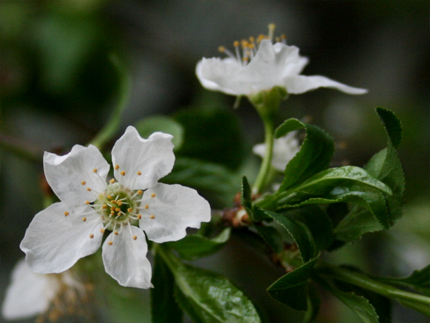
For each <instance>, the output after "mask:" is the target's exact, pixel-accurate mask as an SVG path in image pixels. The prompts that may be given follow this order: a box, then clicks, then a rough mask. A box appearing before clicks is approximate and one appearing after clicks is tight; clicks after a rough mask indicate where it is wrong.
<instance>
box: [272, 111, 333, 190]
mask: <svg viewBox="0 0 430 323" xmlns="http://www.w3.org/2000/svg"><path fill="white" fill-rule="evenodd" d="M300 129H305V130H306V138H305V140H304V141H303V143H302V145H301V148H300V151H299V152H298V153H297V154H296V155H295V156H294V158H293V159H292V160H291V161H290V162H289V163H288V165H287V166H286V168H285V178H284V181H283V182H282V185H281V188H280V190H281V191H283V190H286V189H288V188H290V187H293V186H294V185H297V184H299V183H301V182H303V181H305V180H306V179H308V178H309V177H311V176H312V175H314V174H317V173H319V172H320V171H322V170H324V169H326V168H327V167H328V165H329V163H330V161H331V158H332V156H333V153H334V143H333V138H332V137H331V136H329V135H328V134H327V133H326V132H325V131H324V130H322V129H320V128H319V127H317V126H314V125H311V124H308V123H305V122H302V121H299V120H297V119H289V120H287V121H285V122H284V123H283V124H282V125H280V126H279V127H278V128H277V129H276V131H275V137H276V138H279V137H282V136H284V135H285V134H287V133H288V132H290V131H294V130H300Z"/></svg>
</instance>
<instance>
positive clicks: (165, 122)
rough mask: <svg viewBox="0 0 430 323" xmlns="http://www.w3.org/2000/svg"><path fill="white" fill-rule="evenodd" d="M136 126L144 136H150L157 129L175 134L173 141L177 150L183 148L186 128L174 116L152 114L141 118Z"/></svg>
mask: <svg viewBox="0 0 430 323" xmlns="http://www.w3.org/2000/svg"><path fill="white" fill-rule="evenodd" d="M134 126H135V128H136V129H137V131H138V132H139V134H140V135H141V136H142V137H143V138H148V137H149V136H150V135H151V134H152V133H153V132H156V131H161V132H164V133H168V134H171V135H172V136H173V139H172V143H173V145H174V146H175V150H178V149H180V148H181V145H182V142H183V137H184V129H183V128H182V126H181V125H180V124H179V123H178V122H177V121H176V120H174V119H172V118H169V117H166V116H161V115H159V116H151V117H147V118H145V119H141V120H139V121H138V122H137V123H136V124H135V125H134Z"/></svg>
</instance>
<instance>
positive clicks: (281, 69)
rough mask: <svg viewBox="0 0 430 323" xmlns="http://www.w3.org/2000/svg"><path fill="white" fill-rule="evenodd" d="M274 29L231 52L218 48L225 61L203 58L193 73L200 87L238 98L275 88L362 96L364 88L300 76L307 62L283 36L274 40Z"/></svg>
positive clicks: (235, 47) (324, 78) (247, 41)
mask: <svg viewBox="0 0 430 323" xmlns="http://www.w3.org/2000/svg"><path fill="white" fill-rule="evenodd" d="M274 29H275V26H274V25H273V24H271V25H269V36H268V37H267V36H264V35H260V36H259V37H258V38H257V39H255V38H254V37H250V38H249V40H242V41H241V42H239V41H235V42H234V44H233V45H234V49H235V50H234V53H233V52H231V51H229V50H228V49H226V48H225V47H223V46H221V47H220V48H219V50H220V51H221V52H223V53H225V54H226V55H227V57H226V58H223V59H221V58H209V59H206V58H203V59H202V60H201V61H200V62H199V63H198V64H197V67H196V74H197V77H198V78H199V80H200V82H201V84H202V85H203V87H205V88H206V89H209V90H215V91H221V92H224V93H226V94H231V95H237V96H241V95H244V96H250V95H253V94H256V93H259V92H261V91H269V90H271V89H272V88H274V87H280V88H284V89H285V90H286V92H287V94H301V93H304V92H307V91H311V90H315V89H317V88H320V87H327V88H333V89H337V90H339V91H342V92H345V93H348V94H364V93H366V92H367V90H365V89H360V88H355V87H351V86H348V85H345V84H342V83H339V82H336V81H333V80H331V79H329V78H327V77H325V76H320V75H314V76H305V75H300V73H301V72H302V71H303V69H304V67H305V66H306V65H307V64H308V59H307V58H306V57H302V56H300V55H299V49H298V48H297V47H296V46H288V45H287V44H286V42H285V36H282V37H280V38H279V39H277V42H276V43H275V44H273V43H272V41H273V33H274Z"/></svg>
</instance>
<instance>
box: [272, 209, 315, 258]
mask: <svg viewBox="0 0 430 323" xmlns="http://www.w3.org/2000/svg"><path fill="white" fill-rule="evenodd" d="M264 212H265V213H266V214H267V215H268V216H269V217H271V218H272V219H273V220H275V221H276V222H277V223H278V224H280V225H281V227H283V228H284V229H285V230H286V231H287V232H288V233H289V234H290V235H291V237H292V238H293V239H294V241H295V242H296V244H297V247H298V248H299V250H300V254H301V256H302V259H303V261H304V262H308V261H310V260H311V259H312V258H314V257H315V256H316V254H317V250H316V248H315V244H314V239H313V237H312V235H311V233H310V232H309V230H308V228H307V227H306V226H305V225H304V224H303V223H302V222H300V221H297V220H295V219H294V218H292V217H288V216H286V215H281V214H278V213H275V212H271V211H264Z"/></svg>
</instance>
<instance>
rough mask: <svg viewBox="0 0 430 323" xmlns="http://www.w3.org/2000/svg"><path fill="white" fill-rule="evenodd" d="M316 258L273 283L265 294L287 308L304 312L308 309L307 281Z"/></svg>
mask: <svg viewBox="0 0 430 323" xmlns="http://www.w3.org/2000/svg"><path fill="white" fill-rule="evenodd" d="M316 260H317V258H314V259H312V260H310V261H308V262H307V263H305V264H304V265H303V266H301V267H298V268H296V269H295V270H293V271H292V272H289V273H288V274H286V275H284V276H282V277H281V278H279V279H278V280H277V281H276V282H274V283H273V284H272V285H271V286H270V287H269V288H268V289H267V292H268V293H269V294H270V296H272V297H273V298H274V299H276V300H277V301H279V302H281V303H284V304H286V305H287V306H289V307H291V308H293V309H295V310H299V311H306V310H307V309H308V284H309V282H308V280H309V278H310V276H311V274H312V269H313V267H314V265H315V262H316Z"/></svg>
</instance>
